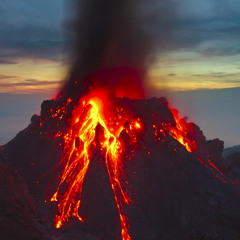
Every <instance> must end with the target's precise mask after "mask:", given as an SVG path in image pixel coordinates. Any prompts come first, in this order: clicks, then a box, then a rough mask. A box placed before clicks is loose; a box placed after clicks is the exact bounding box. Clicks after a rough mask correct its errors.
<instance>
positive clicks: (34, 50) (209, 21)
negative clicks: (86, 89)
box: [0, 0, 240, 64]
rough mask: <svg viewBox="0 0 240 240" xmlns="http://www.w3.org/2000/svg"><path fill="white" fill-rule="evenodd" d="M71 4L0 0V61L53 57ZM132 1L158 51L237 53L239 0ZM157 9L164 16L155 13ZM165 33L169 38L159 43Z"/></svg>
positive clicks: (239, 49) (239, 47)
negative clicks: (154, 40) (169, 39)
mask: <svg viewBox="0 0 240 240" xmlns="http://www.w3.org/2000/svg"><path fill="white" fill-rule="evenodd" d="M70 2H71V1H66V0H51V1H47V0H41V1H36V0H35V1H32V0H21V1H20V0H11V1H9V0H1V4H0V34H1V38H0V49H1V54H0V64H4V63H5V64H14V63H16V62H17V61H18V59H19V58H22V57H24V58H28V57H31V58H47V59H51V60H57V59H58V57H59V54H60V53H61V49H62V47H63V45H64V37H63V34H62V33H63V23H64V21H65V20H66V19H65V18H64V17H66V16H67V15H68V16H69V15H70V14H69V12H68V13H67V11H66V9H68V7H66V6H68V5H69V3H70ZM136 2H142V3H143V4H141V6H142V8H143V9H142V12H143V14H142V15H143V18H145V22H144V23H145V25H146V26H145V27H146V31H149V32H151V35H153V36H154V37H156V39H158V42H159V44H158V49H159V50H160V51H161V52H162V51H173V50H174V51H176V50H183V49H185V50H187V49H188V50H191V51H196V52H198V53H201V54H203V55H206V56H212V55H214V56H223V55H227V56H234V55H236V54H239V53H240V45H239V44H238V43H239V40H240V35H239V29H240V1H238V0H228V1H226V0H202V1H198V0H181V1H176V0H168V1H166V0H162V1H156V0H149V1H146V0H145V1H141V0H139V1H136ZM69 9H70V7H69ZM161 9H164V16H163V17H162V16H159V14H158V13H159V12H160V11H163V10H161ZM173 9H174V10H173ZM99 11H101V9H100V10H99ZM160 21H161V22H160ZM65 28H67V27H65ZM169 32H171V35H172V37H171V41H170V42H169V41H168V42H164V39H165V37H164V35H165V36H167V35H168V34H169ZM160 43H161V44H160Z"/></svg>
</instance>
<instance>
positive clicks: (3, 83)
mask: <svg viewBox="0 0 240 240" xmlns="http://www.w3.org/2000/svg"><path fill="white" fill-rule="evenodd" d="M159 2H160V1H159ZM165 2H168V3H167V4H168V8H169V7H170V8H175V11H174V16H171V15H168V14H167V12H166V16H167V17H166V21H168V19H170V20H169V21H170V22H171V23H172V22H173V20H174V25H173V24H172V25H171V30H169V32H170V31H171V39H170V41H169V42H167V43H164V38H165V34H166V36H167V35H168V34H169V32H168V29H165V32H164V33H163V32H162V31H159V29H160V28H161V25H160V24H161V23H159V22H157V21H156V23H155V24H153V25H152V26H151V27H149V29H148V30H149V31H152V33H154V34H155V33H156V35H157V34H158V32H159V33H161V34H160V37H159V39H160V40H159V47H158V49H157V51H158V53H159V54H158V55H157V58H156V59H155V61H154V64H153V65H152V67H151V68H150V69H149V82H148V84H149V85H150V87H151V88H154V91H153V93H152V95H156V96H160V93H161V92H162V91H163V90H164V91H166V90H167V92H168V94H167V95H170V99H172V101H174V103H175V102H176V105H177V107H179V108H180V109H181V110H182V111H183V113H184V114H188V115H189V114H190V119H191V120H194V121H196V122H197V123H198V124H199V125H200V126H201V127H202V128H204V129H203V130H204V131H206V132H207V134H209V135H208V137H209V138H211V137H218V136H219V137H220V138H222V139H223V138H225V139H224V140H225V142H226V143H227V145H237V144H240V137H238V136H239V135H240V128H239V125H238V124H237V123H238V122H239V120H240V113H239V110H238V109H236V107H237V106H238V105H239V104H240V100H239V99H238V96H239V94H240V90H239V89H240V88H239V87H240V44H239V43H240V30H239V29H240V1H239V0H227V1H226V0H201V1H199V0H181V1H175V0H169V1H165ZM176 2H178V4H176ZM179 2H180V3H179ZM67 3H68V1H65V0H51V1H49V0H41V1H33V0H21V1H20V0H11V1H9V0H1V3H0V36H1V37H0V98H1V102H2V103H3V102H4V105H3V104H1V106H0V110H1V112H0V121H1V122H0V124H1V128H0V135H1V136H2V139H3V140H2V141H1V139H0V144H1V143H3V142H4V141H6V140H9V139H10V137H12V136H13V135H14V134H16V133H15V132H16V131H17V130H21V128H22V127H24V126H26V125H27V124H28V122H27V123H24V122H23V121H26V119H25V118H24V119H23V118H22V117H23V115H24V116H25V117H26V118H29V117H30V116H29V115H31V113H32V114H33V113H34V112H33V111H35V109H36V111H37V109H38V105H40V102H41V101H42V100H43V99H44V98H46V97H50V96H53V95H54V94H55V93H56V92H57V89H58V88H59V86H60V84H61V82H62V80H63V79H64V77H65V75H66V72H67V64H66V54H65V50H66V41H65V37H64V34H65V33H66V31H67V30H66V26H67V24H66V20H65V19H66V15H67V14H66V12H67V11H66V9H68V8H69V5H68V4H67ZM165 4H166V3H165ZM168 8H166V9H168ZM149 9H151V7H149ZM149 9H148V8H146V11H150V10H149ZM68 14H69V12H68ZM171 14H172V12H171ZM63 26H65V28H64V27H63ZM162 43H164V44H162ZM224 90H226V91H224ZM169 92H171V94H169ZM26 94H28V96H25V95H26ZM36 94H37V95H36ZM13 95H14V97H12V96H13ZM34 96H38V97H36V98H35V100H33V101H32V102H34V104H35V105H31V107H26V109H27V110H25V111H24V110H23V111H22V112H21V113H18V115H17V116H19V114H20V115H22V116H21V121H20V122H21V123H19V124H18V123H15V122H14V119H15V120H16V119H17V117H16V116H15V117H14V118H13V116H12V115H11V114H10V115H9V114H8V113H9V111H10V112H11V111H12V113H14V112H16V111H18V112H19V109H18V110H17V108H14V106H12V105H11V104H12V103H11V104H10V105H11V108H12V110H9V108H10V105H9V106H8V103H9V102H10V100H9V101H7V100H6V101H3V100H4V99H9V98H10V99H15V100H16V101H22V103H24V104H27V103H28V102H29V101H30V102H31V100H29V101H26V102H25V101H23V100H22V99H23V98H24V99H26V98H29V99H33V98H34ZM197 96H198V97H197ZM211 96H212V97H211ZM17 97H18V98H17ZM232 98H233V99H234V102H232V101H233V99H232ZM18 99H19V100H18ZM36 99H38V100H36ZM186 99H189V100H190V102H191V104H190V105H191V106H190V107H189V106H186V105H189V101H187V100H186ZM196 99H198V100H196ZM206 99H207V100H206ZM219 99H222V101H223V102H225V105H224V107H225V108H227V109H229V111H230V112H231V113H230V114H225V112H224V111H223V112H224V114H225V115H224V117H223V119H221V117H219V114H220V110H219V112H217V113H216V114H215V113H214V110H216V109H218V105H219V102H221V101H220V100H219ZM196 101H197V102H196ZM207 101H208V102H207ZM194 103H195V104H194ZM200 103H202V104H200ZM181 104H184V105H185V106H182V107H181ZM203 106H205V108H204V109H205V110H204V109H201V107H203ZM235 106H236V107H235ZM190 108H191V109H192V110H191V109H190ZM23 109H24V108H23ZM192 112H195V113H196V112H198V113H199V114H201V116H200V117H199V116H198V115H199V114H195V115H194V114H193V113H192ZM231 114H233V115H231ZM13 115H14V114H13ZM202 115H203V116H204V115H205V118H204V117H203V116H202ZM209 116H210V118H211V116H212V118H211V119H212V120H209ZM229 117H230V118H231V120H230V119H228V118H229ZM10 118H11V120H9V119H10ZM219 119H221V120H222V121H223V122H224V123H221V124H219V125H220V126H221V129H222V128H225V127H224V126H225V125H226V122H225V121H228V120H229V122H231V126H232V128H231V129H230V128H229V130H228V132H229V136H227V137H226V133H225V132H223V130H221V129H220V130H219V129H214V128H216V126H213V125H214V121H215V122H218V123H219ZM9 121H10V122H11V121H13V122H11V124H13V125H14V126H12V127H10V125H9ZM7 124H8V125H7ZM210 124H212V125H210ZM224 124H225V125H224ZM16 125H17V126H16ZM211 126H212V127H211ZM236 128H237V129H236ZM6 129H10V130H8V132H7V130H6ZM16 129H17V130H16ZM1 131H2V134H1ZM9 131H10V132H11V134H10V135H9V134H8V133H9ZM236 131H237V132H238V133H237V132H236ZM234 134H235V135H234Z"/></svg>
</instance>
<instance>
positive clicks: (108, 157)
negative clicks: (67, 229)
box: [51, 97, 141, 240]
mask: <svg viewBox="0 0 240 240" xmlns="http://www.w3.org/2000/svg"><path fill="white" fill-rule="evenodd" d="M101 108H102V102H101V99H99V98H96V97H95V98H91V99H89V100H88V102H87V103H86V101H80V104H78V105H77V107H76V108H75V109H74V111H73V113H72V115H73V117H72V120H71V124H70V125H71V127H70V130H69V131H68V132H67V133H66V134H65V135H64V136H63V139H64V149H63V154H62V158H61V161H60V163H59V164H63V165H64V169H63V171H62V174H61V177H60V183H59V186H58V188H57V190H56V192H55V193H54V194H53V196H52V198H51V201H59V204H58V213H57V215H56V218H55V222H56V228H60V227H61V226H62V225H63V223H64V222H65V221H67V220H68V218H69V217H70V216H74V217H77V218H78V219H79V220H80V221H83V218H82V217H80V216H79V214H78V212H79V207H80V205H81V193H82V186H83V182H84V179H85V176H86V173H87V171H88V168H89V163H90V159H91V150H90V149H91V147H92V146H95V147H96V142H95V140H96V134H97V133H96V127H97V126H98V125H100V126H101V127H102V128H103V129H104V134H103V136H101V137H99V138H100V144H99V145H100V149H101V152H102V153H104V156H105V164H106V167H107V172H108V175H109V178H110V182H111V187H112V190H113V192H114V198H115V202H116V205H117V208H118V212H119V217H120V223H121V228H122V231H121V234H122V240H131V238H130V235H129V232H128V228H129V226H128V219H127V217H126V214H125V212H124V204H126V205H128V204H130V203H131V202H132V201H131V199H130V197H129V194H128V191H129V190H128V182H127V180H126V177H125V176H124V173H123V162H122V152H123V147H122V144H121V142H120V140H119V136H120V134H121V132H122V131H123V130H127V129H125V127H123V125H118V127H117V128H115V129H112V130H113V131H110V130H109V128H108V126H107V124H106V123H105V120H104V118H103V117H102V113H101V112H102V110H101ZM140 128H141V123H139V122H138V121H137V120H136V121H133V122H132V123H131V124H130V128H129V131H131V130H138V129H140ZM127 131H128V130H127ZM129 131H128V133H129ZM133 138H134V139H135V136H134V134H133ZM64 183H67V184H64ZM63 185H67V186H65V188H66V190H65V193H64V194H63V195H62V196H61V197H59V195H60V194H59V192H60V189H61V188H63V187H64V186H63Z"/></svg>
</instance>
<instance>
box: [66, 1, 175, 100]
mask: <svg viewBox="0 0 240 240" xmlns="http://www.w3.org/2000/svg"><path fill="white" fill-rule="evenodd" d="M170 2H171V4H169V1H167V0H163V1H157V0H148V1H147V0H101V1H99V0H75V1H74V4H73V6H74V12H75V13H73V11H71V15H73V18H75V19H74V20H73V21H72V23H71V24H68V30H69V29H70V31H71V33H72V34H70V36H71V37H70V38H69V43H71V46H72V49H71V64H70V69H69V75H68V77H67V81H66V83H65V86H64V87H63V89H62V93H63V94H64V95H65V96H66V95H67V96H69V95H71V96H74V97H76V96H79V95H81V94H82V92H83V91H85V90H87V89H89V88H91V87H92V86H98V87H103V86H106V85H107V86H108V87H109V88H110V89H111V90H112V91H113V92H114V93H113V94H114V95H117V96H122V95H128V93H126V92H122V91H121V90H120V93H116V92H119V91H118V90H117V91H115V90H116V86H119V85H121V87H120V88H121V89H126V88H131V92H132V91H133V92H134V89H135V92H136V94H132V96H133V97H135V98H142V97H143V96H144V84H143V80H144V78H145V76H146V72H147V69H148V67H149V64H150V63H152V61H153V59H154V55H156V53H159V51H158V49H157V46H159V45H163V46H164V44H165V43H166V42H168V39H169V37H170V36H171V29H172V28H173V26H174V16H175V7H176V6H175V4H173V2H174V1H170ZM173 6H174V7H173ZM72 10H73V8H72ZM128 84H129V85H128ZM136 88H138V89H136ZM128 97H129V96H128Z"/></svg>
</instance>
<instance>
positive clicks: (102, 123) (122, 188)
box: [50, 89, 234, 240]
mask: <svg viewBox="0 0 240 240" xmlns="http://www.w3.org/2000/svg"><path fill="white" fill-rule="evenodd" d="M106 96H108V95H107V94H104V92H102V91H101V89H98V90H96V91H93V92H92V94H91V96H88V97H85V98H84V99H80V100H79V101H78V103H76V104H75V106H74V108H73V111H72V112H71V117H70V120H69V122H68V130H67V132H66V133H65V134H63V133H62V132H58V133H57V134H55V137H62V138H63V152H62V157H61V161H60V162H59V165H58V167H59V166H60V165H61V167H62V168H63V170H62V172H61V175H60V182H59V185H58V188H57V190H56V191H55V193H54V194H53V196H52V198H51V201H57V202H58V206H57V208H58V212H57V214H56V217H55V223H56V228H60V227H61V226H62V225H63V223H64V222H66V221H68V218H69V217H71V216H74V217H76V218H78V219H79V220H80V221H83V218H82V217H81V216H80V215H79V207H80V205H81V194H82V188H83V182H84V179H85V176H86V173H87V171H88V168H89V164H90V161H91V153H92V152H93V149H94V148H95V149H99V150H100V151H101V153H102V156H103V157H104V160H105V165H106V168H107V172H108V176H109V179H110V183H111V188H112V190H113V192H114V198H115V202H116V206H117V209H118V212H119V219H120V223H121V235H122V240H131V237H130V235H129V225H128V218H127V216H126V214H125V211H124V208H125V206H126V205H129V204H130V203H132V200H131V198H130V192H129V187H128V181H127V179H126V176H125V175H124V169H123V167H124V162H123V160H124V159H125V158H128V159H129V160H130V159H131V158H132V156H133V153H134V147H132V150H131V154H128V155H124V151H123V149H124V146H123V141H121V136H120V135H121V133H123V132H124V133H125V134H127V135H128V136H129V137H130V138H129V139H130V140H129V142H128V144H130V145H132V146H134V145H136V144H137V143H138V142H139V139H138V137H137V132H138V131H142V129H143V126H144V125H143V123H142V122H141V121H140V119H139V118H138V119H134V118H132V117H129V116H127V114H125V112H124V109H123V108H122V107H121V106H118V105H115V104H112V105H113V106H112V105H111V104H110V103H109V101H108V100H106ZM70 103H71V99H68V100H67V101H66V102H65V103H64V104H63V105H61V106H59V107H57V108H56V110H55V112H53V110H52V111H51V110H50V112H51V113H50V114H51V117H52V118H56V117H58V118H59V119H61V118H62V117H63V115H64V112H65V110H66V108H67V106H68V105H69V104H70ZM103 106H104V107H103ZM113 108H115V112H116V114H112V113H111V112H112V110H113ZM170 111H171V112H172V114H173V117H174V120H175V123H168V122H160V121H159V118H158V117H157V114H156V115H152V117H153V120H152V122H153V124H152V127H153V129H154V137H155V140H156V142H158V141H160V142H162V143H163V144H165V143H166V141H165V140H166V138H167V136H171V137H172V138H174V139H176V140H177V141H178V142H179V143H181V144H182V145H183V146H184V147H185V148H186V150H187V151H188V152H190V153H193V154H196V158H197V159H198V161H199V162H200V163H201V164H203V165H204V166H205V167H209V168H210V169H211V171H212V173H213V175H214V176H215V177H216V178H219V179H220V180H222V181H224V182H231V183H233V184H234V182H232V181H231V180H230V179H228V178H227V177H225V175H224V174H223V173H222V172H221V171H220V170H219V169H218V168H217V167H216V166H215V165H214V163H213V162H212V160H211V159H210V158H209V157H208V155H207V154H206V153H205V152H203V151H202V150H199V148H198V145H197V141H196V139H195V137H196V136H195V130H194V124H193V123H187V122H186V121H185V120H184V119H180V118H179V116H178V112H177V111H176V110H174V109H170ZM154 117H155V118H154ZM99 129H100V130H99ZM143 149H144V150H145V151H146V153H147V155H151V152H150V151H149V149H147V148H146V147H143ZM173 151H174V153H176V151H177V148H174V149H173Z"/></svg>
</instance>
